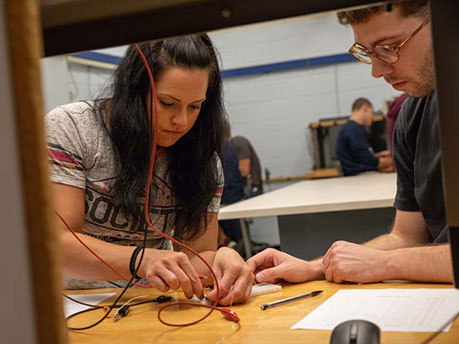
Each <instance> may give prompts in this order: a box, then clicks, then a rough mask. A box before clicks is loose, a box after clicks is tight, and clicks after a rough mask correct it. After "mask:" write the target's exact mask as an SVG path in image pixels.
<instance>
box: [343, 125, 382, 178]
mask: <svg viewBox="0 0 459 344" xmlns="http://www.w3.org/2000/svg"><path fill="white" fill-rule="evenodd" d="M336 158H337V159H338V160H339V161H340V163H341V168H342V169H343V173H344V175H345V176H353V175H356V174H359V173H361V172H365V171H377V170H378V164H379V159H378V158H377V157H375V155H374V154H373V150H372V148H371V146H370V143H369V142H368V135H367V132H366V130H365V127H364V126H363V125H361V124H358V123H357V122H354V121H352V120H349V121H347V123H346V124H345V125H343V127H342V128H341V130H340V132H339V133H338V140H337V142H336Z"/></svg>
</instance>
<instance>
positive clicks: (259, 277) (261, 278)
mask: <svg viewBox="0 0 459 344" xmlns="http://www.w3.org/2000/svg"><path fill="white" fill-rule="evenodd" d="M256 278H257V282H264V281H265V280H266V276H265V274H264V273H263V272H259V273H258V274H257V276H256Z"/></svg>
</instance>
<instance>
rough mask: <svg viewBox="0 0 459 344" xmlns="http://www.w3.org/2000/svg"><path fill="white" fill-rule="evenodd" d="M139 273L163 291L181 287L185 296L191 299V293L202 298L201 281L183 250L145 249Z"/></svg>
mask: <svg viewBox="0 0 459 344" xmlns="http://www.w3.org/2000/svg"><path fill="white" fill-rule="evenodd" d="M139 256H140V255H139ZM138 259H139V258H138ZM139 275H140V276H141V277H145V278H146V279H147V281H148V283H149V284H150V285H151V286H152V287H154V288H155V289H158V290H159V291H161V292H163V293H164V292H166V291H168V290H169V289H172V290H177V289H179V288H180V287H181V288H182V290H183V293H184V294H185V296H186V297H187V298H189V299H191V298H192V297H193V295H196V296H197V297H201V298H202V295H203V287H202V283H201V281H200V279H199V276H198V274H197V273H196V270H195V269H194V268H193V266H192V265H191V263H190V260H189V259H188V257H187V255H186V254H185V253H183V252H174V251H166V250H156V249H146V250H145V256H144V262H143V263H142V266H141V267H140V271H139Z"/></svg>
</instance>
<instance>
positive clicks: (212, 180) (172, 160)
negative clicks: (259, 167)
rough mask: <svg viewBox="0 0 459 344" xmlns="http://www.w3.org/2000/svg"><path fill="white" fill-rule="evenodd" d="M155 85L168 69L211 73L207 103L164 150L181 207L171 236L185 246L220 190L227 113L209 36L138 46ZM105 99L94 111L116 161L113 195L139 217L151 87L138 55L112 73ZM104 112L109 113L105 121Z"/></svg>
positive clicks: (149, 142)
mask: <svg viewBox="0 0 459 344" xmlns="http://www.w3.org/2000/svg"><path fill="white" fill-rule="evenodd" d="M139 47H140V49H141V50H142V52H143V53H144V55H145V56H146V58H147V60H148V63H149V64H150V67H151V69H152V73H153V78H154V80H158V79H159V77H160V75H161V73H163V72H164V71H165V70H166V69H167V68H169V67H172V66H176V67H180V68H184V69H205V70H208V71H209V85H208V88H207V93H206V100H205V102H204V103H203V104H202V107H201V111H200V113H199V116H198V118H197V120H196V122H195V124H194V125H193V127H192V129H191V130H190V131H189V132H188V133H187V134H186V135H185V136H183V137H182V138H181V139H180V140H179V141H177V142H176V143H175V144H174V145H173V146H171V147H169V148H167V154H168V157H169V159H168V160H169V167H168V173H169V175H170V178H171V183H172V188H173V190H174V193H175V195H176V198H177V201H178V202H179V203H180V207H179V210H178V213H177V214H176V219H175V232H174V236H175V237H177V238H179V239H184V240H188V239H191V238H196V237H198V236H199V235H201V234H202V232H201V224H202V220H204V223H206V216H205V215H206V213H207V209H208V207H209V204H210V203H211V202H212V199H213V198H214V197H215V194H216V192H217V189H218V186H219V180H220V175H219V170H218V166H217V164H218V159H217V156H220V155H221V147H222V137H223V136H222V125H223V124H222V123H223V120H224V119H225V117H226V115H225V111H224V106H223V99H222V79H221V75H220V69H219V66H218V59H217V54H216V51H215V49H214V47H213V45H212V42H211V40H210V38H209V36H208V35H207V34H195V35H189V36H183V37H177V38H170V39H164V40H158V41H153V42H147V43H141V44H139ZM111 88H112V89H111V92H112V96H111V98H109V99H99V100H98V101H96V103H95V104H96V105H95V106H96V110H97V112H98V113H99V114H100V116H101V117H102V119H103V120H104V123H105V124H106V128H107V130H108V132H109V135H110V137H111V140H112V142H113V145H114V147H115V151H116V153H117V158H118V174H117V179H116V181H115V183H114V185H113V190H112V194H113V196H114V199H115V200H116V202H117V203H118V204H117V205H118V206H120V207H121V208H122V210H123V211H124V212H125V213H127V214H131V215H133V216H134V218H136V217H138V216H142V214H141V211H140V209H139V208H138V206H137V203H136V201H137V199H138V197H139V196H144V195H145V185H146V181H147V175H148V166H149V163H150V154H151V148H152V141H153V138H152V136H153V134H152V130H151V128H152V126H151V124H150V121H149V118H148V114H147V110H146V109H147V104H146V101H147V100H146V99H147V98H146V96H147V93H148V92H149V90H150V82H149V79H148V75H147V72H146V69H145V66H144V65H143V63H142V61H141V59H140V56H139V54H138V53H137V51H136V50H135V48H134V46H132V45H131V46H129V48H128V49H127V52H126V55H125V57H124V59H123V60H122V62H121V63H120V65H119V66H118V68H117V69H116V71H115V73H114V81H113V84H112V86H111ZM106 109H110V115H109V120H107V118H106V117H107V116H106Z"/></svg>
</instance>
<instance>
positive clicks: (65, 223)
mask: <svg viewBox="0 0 459 344" xmlns="http://www.w3.org/2000/svg"><path fill="white" fill-rule="evenodd" d="M56 214H57V216H58V217H59V218H60V219H61V221H62V222H63V223H64V225H65V227H67V229H68V230H69V231H70V233H72V234H73V236H74V237H75V238H76V239H77V240H78V241H79V242H80V244H81V245H83V246H84V247H86V248H87V249H88V251H89V252H91V253H92V254H93V255H94V256H95V257H96V258H97V259H99V260H100V261H101V262H102V263H104V264H105V265H106V266H107V267H108V268H109V269H110V270H112V271H113V272H114V273H115V274H117V275H118V276H120V277H121V279H123V280H125V281H128V282H129V279H128V278H126V277H125V276H124V275H123V274H122V273H121V272H119V271H118V270H116V269H115V268H114V267H113V266H111V265H110V264H109V263H107V262H106V261H105V260H104V259H103V258H102V257H100V256H99V255H98V254H97V253H96V252H94V251H93V250H92V249H91V248H90V247H89V246H88V245H86V244H85V243H84V241H83V240H81V239H80V238H79V237H78V235H76V233H75V231H74V230H73V228H72V227H70V225H69V224H68V223H67V221H65V219H64V218H63V217H62V216H61V215H60V214H59V213H58V212H57V211H56ZM131 284H133V285H135V286H137V287H141V288H151V286H150V285H145V284H139V283H135V282H132V283H131Z"/></svg>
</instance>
